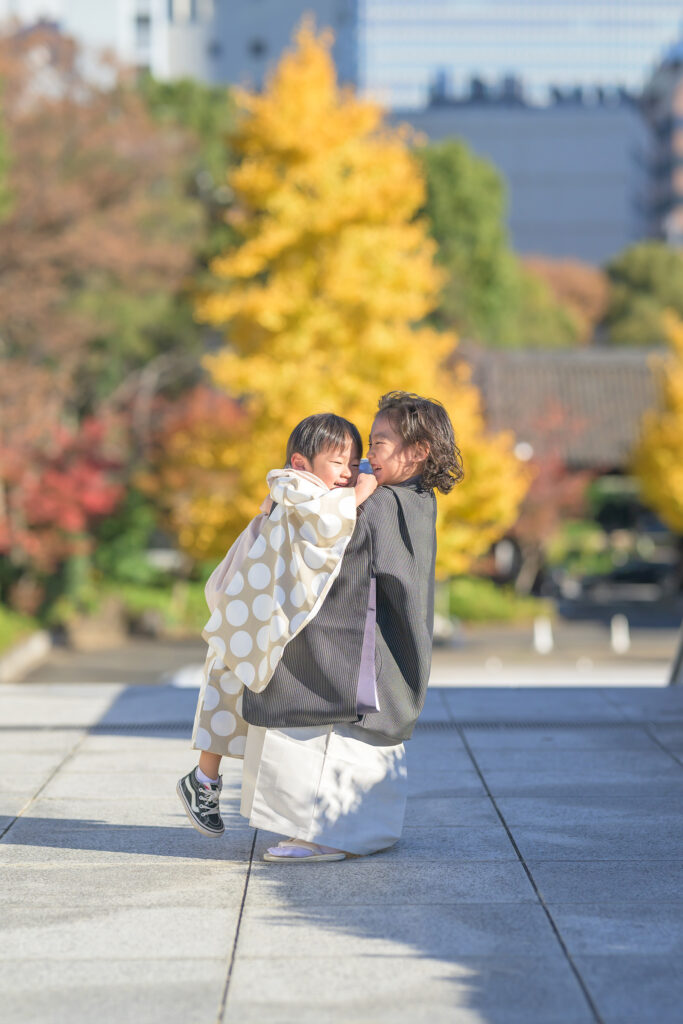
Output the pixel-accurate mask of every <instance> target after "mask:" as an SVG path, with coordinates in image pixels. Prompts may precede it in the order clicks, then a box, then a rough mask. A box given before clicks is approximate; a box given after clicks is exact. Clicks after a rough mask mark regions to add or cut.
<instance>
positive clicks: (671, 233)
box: [641, 40, 683, 245]
mask: <svg viewBox="0 0 683 1024" xmlns="http://www.w3.org/2000/svg"><path fill="white" fill-rule="evenodd" d="M641 107H642V111H643V116H644V117H645V120H646V122H647V125H648V128H649V132H650V137H649V139H648V143H647V145H646V146H644V147H643V150H642V160H643V163H644V166H645V170H646V173H647V187H646V191H645V194H644V201H643V208H644V214H645V216H646V218H647V227H648V234H649V235H651V236H653V237H655V238H663V239H666V240H667V241H668V242H670V243H672V244H674V245H683V40H682V41H680V42H678V43H677V44H676V45H675V46H672V47H671V49H670V50H669V51H668V52H667V54H666V55H665V57H664V60H663V61H662V63H661V64H660V65H659V67H658V68H657V69H656V70H655V72H654V74H653V75H652V77H651V79H650V80H649V82H648V83H647V85H646V87H645V90H644V92H643V96H642V100H641Z"/></svg>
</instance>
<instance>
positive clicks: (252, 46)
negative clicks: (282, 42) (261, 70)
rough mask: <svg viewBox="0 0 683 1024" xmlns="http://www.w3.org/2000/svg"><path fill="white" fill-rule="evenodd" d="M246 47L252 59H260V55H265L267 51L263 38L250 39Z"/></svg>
mask: <svg viewBox="0 0 683 1024" xmlns="http://www.w3.org/2000/svg"><path fill="white" fill-rule="evenodd" d="M247 49H248V50H249V55H250V56H251V57H253V58H254V60H260V59H261V58H262V57H265V55H266V53H267V52H268V46H267V45H266V42H265V40H263V39H251V40H250V42H249V46H248V47H247Z"/></svg>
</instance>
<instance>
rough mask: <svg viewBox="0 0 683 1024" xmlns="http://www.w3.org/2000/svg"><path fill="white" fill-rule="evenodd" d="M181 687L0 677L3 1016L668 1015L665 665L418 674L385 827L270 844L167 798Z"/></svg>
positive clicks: (673, 901)
mask: <svg viewBox="0 0 683 1024" xmlns="http://www.w3.org/2000/svg"><path fill="white" fill-rule="evenodd" d="M195 698H196V692H195V691H194V690H193V689H182V688H177V687H173V686H171V685H162V686H130V687H125V686H122V685H116V684H112V683H99V684H88V683H83V684H69V683H53V684H45V683H34V684H26V683H25V684H19V685H11V686H4V687H0V751H1V753H0V787H1V792H0V815H2V817H0V833H2V838H1V840H0V872H1V877H2V885H1V887H0V903H1V908H0V992H1V993H2V997H1V1002H0V1007H1V1010H0V1016H1V1018H2V1021H3V1024H20V1022H21V1024H43V1022H44V1024H62V1022H64V1024H66V1022H68V1024H91V1022H98V1024H122V1022H128V1021H135V1022H136V1024H217V1022H222V1021H228V1022H231V1021H234V1022H239V1024H242V1022H244V1024H251V1022H253V1024H257V1022H258V1024H264V1022H268V1024H309V1022H311V1024H313V1022H315V1024H347V1022H348V1024H352V1022H353V1024H371V1022H372V1024H403V1022H405V1024H408V1022H410V1024H416V1022H417V1024H421V1022H425V1024H427V1022H429V1024H584V1022H596V1021H602V1022H605V1024H648V1022H652V1024H673V1022H674V1021H675V1022H676V1024H678V1022H679V1021H680V1020H681V1006H682V1005H683V956H682V954H683V944H682V941H681V940H682V938H683V847H682V845H681V844H682V841H683V816H682V814H681V811H682V805H683V801H682V799H681V798H682V796H683V687H681V688H675V689H666V688H654V687H648V688H637V687H628V688H626V687H624V688H619V687H610V688H602V689H601V688H586V689H576V688H571V689H569V688H567V689H558V688H543V687H539V688H536V689H527V690H515V689H510V688H487V689H477V688H469V689H468V688H455V687H453V688H434V689H432V690H430V693H429V697H428V702H427V706H426V709H425V713H424V715H423V718H422V720H421V724H420V726H419V728H418V730H417V731H416V733H415V737H414V739H413V740H411V742H410V744H409V745H408V764H409V773H410V794H411V795H410V801H409V809H408V815H407V820H406V828H405V833H404V837H403V839H402V840H401V842H400V844H398V845H397V846H396V847H395V848H394V849H392V850H390V851H389V852H387V853H384V854H379V855H375V856H373V857H368V858H364V859H358V860H351V861H347V862H342V863H332V864H318V865H307V866H306V865H297V866H295V867H283V866H280V865H271V864H265V863H263V862H262V861H261V859H260V858H261V854H262V853H263V850H264V848H265V847H266V846H267V845H269V843H270V841H271V838H272V837H270V836H268V835H267V834H263V833H260V832H259V833H256V834H254V832H253V830H252V829H250V828H249V827H248V825H247V823H246V822H245V821H244V820H243V819H241V818H240V817H239V814H238V796H239V774H240V770H239V764H238V763H237V762H235V763H233V762H230V763H228V764H226V767H225V773H224V782H225V789H224V800H223V808H224V817H225V818H226V821H227V831H226V834H225V836H224V837H222V838H221V839H218V840H216V839H208V838H204V837H202V836H200V835H199V834H197V833H196V832H194V831H193V830H192V828H191V827H190V826H189V824H188V823H187V821H186V818H185V816H184V814H183V812H182V810H181V809H180V806H179V805H178V803H177V798H176V796H175V792H174V787H175V782H176V779H177V778H178V777H179V775H180V774H181V773H183V772H185V771H186V770H188V769H189V767H190V766H191V765H192V764H193V762H194V757H193V753H192V752H191V751H190V750H189V749H188V740H187V732H188V730H189V722H190V720H191V717H192V712H193V708H194V702H195Z"/></svg>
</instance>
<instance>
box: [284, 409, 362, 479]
mask: <svg viewBox="0 0 683 1024" xmlns="http://www.w3.org/2000/svg"><path fill="white" fill-rule="evenodd" d="M349 439H350V440H351V441H352V443H353V445H354V447H355V448H356V450H357V452H358V458H360V457H361V455H362V452H363V441H362V438H361V436H360V433H359V431H358V427H357V426H356V425H355V423H352V422H351V421H350V420H345V419H344V417H343V416H335V414H334V413H333V412H318V413H316V414H315V415H314V416H307V417H306V419H305V420H302V421H301V423H297V425H296V426H295V428H294V430H293V431H292V433H291V434H290V435H289V440H288V441H287V456H286V463H285V465H287V466H290V465H291V463H292V455H294V453H295V452H299V454H300V455H303V456H304V458H306V459H308V461H309V462H311V461H312V460H313V459H314V458H315V456H316V455H319V454H320V453H321V452H326V451H329V450H330V449H332V450H333V451H338V450H339V449H340V448H343V447H344V446H345V445H346V444H348V441H349Z"/></svg>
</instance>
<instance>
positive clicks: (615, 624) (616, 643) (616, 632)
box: [609, 615, 631, 654]
mask: <svg viewBox="0 0 683 1024" xmlns="http://www.w3.org/2000/svg"><path fill="white" fill-rule="evenodd" d="M609 636H610V644H611V647H612V650H613V651H614V653H615V654H626V653H627V652H628V651H630V649H631V631H630V629H629V626H628V619H627V618H626V616H625V615H613V616H612V618H611V619H610V624H609Z"/></svg>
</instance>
